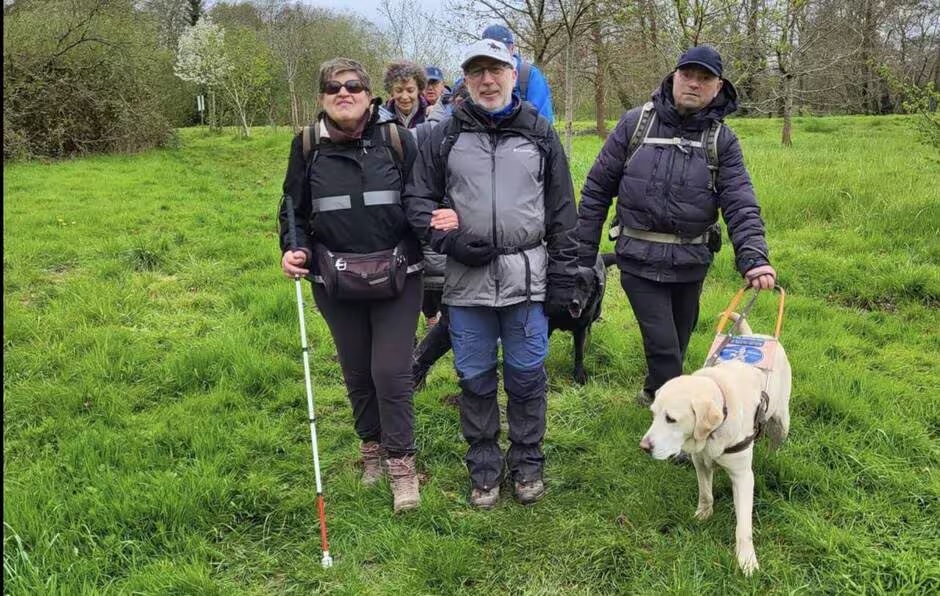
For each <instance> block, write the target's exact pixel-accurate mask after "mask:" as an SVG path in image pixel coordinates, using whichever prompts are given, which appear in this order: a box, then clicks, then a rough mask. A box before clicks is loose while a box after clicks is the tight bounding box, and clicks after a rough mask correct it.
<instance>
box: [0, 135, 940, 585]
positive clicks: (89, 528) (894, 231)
mask: <svg viewBox="0 0 940 596" xmlns="http://www.w3.org/2000/svg"><path fill="white" fill-rule="evenodd" d="M732 126H733V127H734V128H735V129H736V130H737V132H738V134H739V136H740V137H741V141H742V145H743V146H744V150H745V155H746V158H747V162H748V165H749V167H750V171H751V175H752V178H753V180H754V183H755V186H756V187H757V191H758V195H759V197H760V200H761V203H762V205H763V209H764V216H765V220H766V222H767V228H768V234H769V242H770V245H771V250H772V258H773V261H774V264H775V265H776V266H777V268H778V271H779V272H780V282H781V284H782V285H784V286H785V287H786V288H787V290H788V292H789V297H788V301H787V309H786V316H785V321H784V325H783V334H782V339H783V342H784V344H785V345H786V347H787V351H788V353H789V356H790V359H791V362H792V363H793V368H794V381H793V382H794V393H793V398H792V402H791V404H792V413H793V425H792V429H791V434H790V440H789V442H788V443H787V444H786V445H785V446H784V448H783V449H782V450H781V451H779V452H778V453H776V454H771V453H769V452H768V450H767V446H766V445H765V444H763V443H761V444H759V445H758V447H757V450H756V455H755V461H754V468H755V476H756V496H755V514H754V529H755V544H756V548H757V554H758V557H759V559H760V564H761V568H760V570H759V571H758V572H757V573H755V575H754V576H753V577H752V578H744V577H743V576H742V575H741V573H740V572H739V571H738V569H737V565H736V562H735V559H734V512H733V507H732V501H731V489H730V484H729V482H728V480H727V477H726V476H724V474H723V473H719V474H717V475H716V483H715V497H716V502H715V515H714V517H713V518H712V519H711V520H709V521H707V522H704V523H699V522H696V521H695V520H694V519H693V518H692V513H693V511H694V510H695V506H696V498H697V497H696V495H697V493H696V490H697V489H696V480H695V473H694V471H693V470H692V469H691V467H680V466H675V465H672V464H668V463H663V462H655V461H652V460H650V459H649V458H647V457H646V456H645V455H644V454H642V453H641V452H640V451H639V449H638V448H637V443H638V441H639V439H640V437H641V436H642V434H643V432H644V431H645V429H646V427H647V426H648V424H649V420H650V415H649V412H648V411H647V410H644V409H641V408H640V407H638V406H637V405H635V404H634V402H633V395H634V393H635V392H636V390H637V388H638V387H639V385H640V383H641V380H642V376H643V374H644V362H643V356H642V351H641V343H640V337H639V332H638V330H637V328H636V325H635V323H634V320H633V317H632V313H631V311H630V309H629V306H628V304H627V301H626V299H625V297H624V295H623V292H622V290H621V289H620V287H619V284H618V283H616V281H614V282H613V283H611V284H609V286H608V291H607V296H606V303H605V314H604V318H603V320H602V321H600V322H598V323H597V324H596V325H595V327H594V333H593V337H592V338H591V341H590V345H589V349H588V357H587V365H588V368H589V373H590V374H591V380H590V381H589V383H588V384H587V385H586V386H584V387H580V386H577V385H575V384H574V383H573V382H572V381H571V378H570V369H571V348H570V342H571V340H570V335H568V334H560V333H559V334H555V336H554V337H552V340H551V354H550V357H549V361H548V369H549V375H550V383H551V388H550V395H549V422H548V434H547V438H546V441H545V451H546V455H547V461H548V463H547V470H546V475H547V484H548V489H549V492H548V495H547V496H546V498H545V499H544V500H543V501H542V502H540V503H538V504H537V505H535V506H533V507H530V508H523V507H521V506H519V505H518V504H516V503H514V502H512V501H511V500H510V499H504V501H503V502H502V503H501V504H500V506H499V507H498V508H497V509H495V510H493V511H490V512H481V511H476V510H474V509H472V508H471V507H470V506H469V505H468V502H467V497H468V495H467V493H468V483H467V476H466V469H465V468H464V465H463V460H462V458H463V454H464V451H465V444H464V442H463V440H462V438H461V436H460V430H459V424H458V416H457V411H456V409H455V408H453V407H452V406H448V405H445V404H444V403H443V402H444V399H445V397H446V396H447V395H449V394H451V393H453V392H454V391H455V389H456V376H455V374H454V372H453V370H452V366H451V360H450V359H449V358H448V360H447V361H444V362H441V363H440V364H439V365H438V367H437V368H436V369H435V370H434V372H433V373H432V376H431V377H430V379H429V383H428V386H427V388H426V389H425V390H424V391H422V392H420V393H419V394H417V395H416V398H415V409H416V414H417V436H418V443H419V448H420V453H419V468H420V469H421V471H422V472H423V473H424V474H426V482H424V484H423V485H422V505H421V508H420V509H419V510H418V511H417V512H414V513H412V514H409V515H404V516H400V517H394V516H393V515H392V513H391V495H390V491H389V488H388V485H387V484H386V483H384V482H383V483H382V484H380V485H379V486H378V487H376V488H374V489H365V488H363V487H361V486H360V485H359V484H358V470H357V459H358V449H357V440H356V436H355V433H354V432H353V428H352V424H351V419H352V415H351V412H350V409H349V407H348V404H347V402H346V398H345V392H344V388H343V384H342V377H341V374H340V370H339V366H338V365H337V363H336V361H335V359H334V350H333V346H332V343H331V340H330V338H329V333H328V331H327V329H326V326H325V324H324V323H323V321H322V319H321V318H320V317H319V316H318V315H317V313H316V311H315V310H313V309H312V308H310V309H309V310H308V313H307V323H308V331H309V333H310V336H311V345H312V367H313V374H314V386H315V392H316V402H317V407H318V420H319V424H318V428H319V431H320V435H321V437H320V438H321V444H320V447H321V460H322V463H323V471H324V477H325V485H326V495H327V515H328V519H329V528H330V537H331V543H332V544H331V546H332V548H331V551H332V553H333V554H334V556H335V560H336V565H335V567H334V568H333V569H330V570H323V569H321V567H320V564H319V560H320V544H319V535H318V524H317V515H316V510H315V507H314V481H313V466H312V461H311V455H310V444H309V432H308V427H307V423H306V418H307V412H306V405H305V397H304V389H303V369H302V366H301V361H300V347H299V346H300V339H299V334H298V324H297V318H296V316H297V315H296V306H295V302H294V287H293V284H292V283H291V282H289V281H288V280H285V279H284V278H283V276H282V275H281V273H280V270H279V257H280V255H279V251H278V247H277V238H276V218H275V212H276V208H277V204H278V201H279V199H280V185H281V181H282V176H283V173H284V168H285V166H286V163H287V153H288V145H289V140H290V136H289V133H288V132H287V131H285V130H284V129H281V130H280V131H279V132H277V133H273V132H271V131H270V130H269V129H255V131H254V132H253V135H254V136H252V137H251V139H249V140H235V139H234V138H232V137H231V136H229V135H225V136H222V137H207V136H205V134H204V133H203V132H199V131H191V130H185V131H182V132H181V133H180V143H179V147H178V148H174V149H166V150H161V151H152V152H148V153H145V154H142V155H137V156H105V157H92V158H87V159H80V160H75V161H68V162H63V163H55V164H41V163H29V164H14V165H8V166H5V167H4V182H3V201H4V210H3V223H4V235H3V248H4V256H3V272H4V276H3V290H4V291H3V306H4V335H3V341H4V369H3V372H4V376H3V386H4V390H5V391H4V397H3V422H4V447H3V451H4V462H3V472H4V481H3V496H4V508H3V520H4V532H3V546H4V549H3V561H4V575H3V577H4V593H9V594H92V593H94V594H101V593H115V594H232V593H246V594H311V593H320V594H325V593H330V594H334V593H335V594H461V593H467V594H470V593H481V594H488V593H512V594H562V593H564V594H617V593H623V594H628V593H629V594H632V593H662V592H668V593H684V594H699V593H712V594H727V593H760V594H765V593H780V594H783V593H787V594H789V593H811V594H816V593H830V594H835V593H908V594H911V593H923V594H928V593H933V594H936V593H937V592H938V591H940V563H938V561H940V507H938V505H940V481H938V465H940V442H938V441H940V391H938V388H937V387H938V383H940V186H938V182H937V181H938V179H940V156H938V155H937V152H936V150H935V149H929V148H927V147H924V146H922V145H918V144H916V141H915V136H914V135H913V133H911V132H909V130H908V128H907V121H906V120H905V119H903V118H896V117H886V118H864V117H851V118H850V117H838V118H836V117H833V118H818V119H805V120H797V121H796V126H795V131H794V135H795V136H794V138H795V142H794V146H793V147H792V148H789V149H787V148H782V147H781V146H780V145H779V142H778V141H779V128H780V122H779V121H777V120H748V121H742V120H736V121H733V122H732ZM574 143H575V145H574V153H575V154H574V158H573V159H572V169H573V172H574V177H575V184H576V186H578V187H579V186H580V185H581V183H582V181H583V179H584V176H585V174H586V172H587V170H588V169H589V168H590V166H591V164H592V162H593V160H594V157H595V155H596V154H597V152H598V150H599V149H600V141H599V140H598V139H596V138H594V137H578V138H576V139H575V141H574ZM606 246H607V247H609V243H608V244H607V245H606ZM614 279H616V278H614ZM739 283H740V279H739V277H738V276H737V274H736V273H735V271H734V269H733V266H732V254H731V250H730V248H729V247H728V246H727V243H726V247H725V249H724V250H723V252H722V253H721V254H720V255H719V258H718V261H717V263H716V265H715V266H714V267H713V269H712V271H711V273H710V276H709V278H708V281H707V282H706V285H705V291H704V295H703V305H702V313H703V314H702V319H701V321H700V323H699V326H698V328H697V329H696V332H695V335H694V337H693V339H692V343H691V347H690V351H691V354H690V357H689V361H688V362H687V370H692V369H694V368H696V367H698V366H699V365H700V363H701V362H702V360H703V359H704V356H705V351H706V350H707V348H708V345H709V344H710V343H711V340H712V338H713V336H714V322H715V317H716V316H717V313H719V312H720V311H721V309H722V308H724V306H725V305H726V304H727V302H728V300H729V299H730V298H731V296H732V294H733V293H734V291H735V290H736V289H737V287H738V286H739ZM311 302H312V301H311ZM308 306H309V303H308ZM773 310H774V301H773V299H772V298H770V297H769V296H763V297H762V299H761V301H759V302H758V305H757V307H756V308H755V310H754V313H753V314H752V317H751V322H752V326H753V327H754V328H755V330H756V331H758V332H760V331H769V330H770V329H771V328H772V323H773V313H772V311H773ZM422 325H423V323H422ZM420 331H421V330H420V329H419V332H420ZM501 399H504V398H501Z"/></svg>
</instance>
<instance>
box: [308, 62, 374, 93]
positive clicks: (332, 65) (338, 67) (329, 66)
mask: <svg viewBox="0 0 940 596" xmlns="http://www.w3.org/2000/svg"><path fill="white" fill-rule="evenodd" d="M347 70H349V71H352V72H355V73H356V76H358V77H359V81H361V82H362V84H363V85H364V86H365V88H366V91H367V92H369V94H371V93H372V77H370V76H369V73H367V72H366V69H365V68H364V67H363V66H362V64H360V63H359V62H356V61H355V60H352V59H350V58H331V59H329V60H327V61H326V62H324V63H323V64H321V65H320V86H319V91H320V93H323V88H324V86H325V85H326V84H327V83H328V82H330V80H331V79H332V78H333V75H335V74H336V73H338V72H343V71H347Z"/></svg>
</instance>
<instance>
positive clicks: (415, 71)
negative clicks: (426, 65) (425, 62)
mask: <svg viewBox="0 0 940 596" xmlns="http://www.w3.org/2000/svg"><path fill="white" fill-rule="evenodd" d="M408 79H414V80H415V84H416V85H417V86H418V93H422V92H424V90H425V88H426V87H427V86H428V75H426V74H424V69H423V68H421V67H420V66H418V65H417V64H415V63H414V62H407V61H405V60H402V61H400V62H391V63H389V65H388V66H387V67H386V68H385V92H386V93H391V92H392V87H394V86H395V83H404V82H405V81H407V80H408Z"/></svg>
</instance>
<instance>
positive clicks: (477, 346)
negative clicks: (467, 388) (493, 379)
mask: <svg viewBox="0 0 940 596" xmlns="http://www.w3.org/2000/svg"><path fill="white" fill-rule="evenodd" d="M448 308H449V311H450V313H449V314H450V337H451V342H452V343H453V348H454V366H455V367H456V368H457V374H458V375H460V378H461V379H471V378H473V377H476V376H479V375H481V374H483V373H485V372H487V371H489V370H492V369H494V368H496V352H497V348H498V344H497V340H498V339H499V340H502V343H503V362H504V364H505V365H506V366H509V367H512V368H514V369H516V370H527V369H532V368H537V367H540V366H542V365H543V364H544V363H545V357H546V356H547V355H548V317H546V316H545V311H544V310H543V309H542V303H541V302H529V303H526V302H520V303H519V304H513V305H512V306H504V307H502V308H488V307H485V306H450V307H448Z"/></svg>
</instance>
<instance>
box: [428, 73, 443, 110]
mask: <svg viewBox="0 0 940 596" xmlns="http://www.w3.org/2000/svg"><path fill="white" fill-rule="evenodd" d="M424 74H425V76H426V77H427V79H428V86H427V87H425V88H424V99H425V100H426V101H427V102H428V106H433V105H434V104H436V103H437V101H438V100H439V99H440V98H441V96H442V95H443V94H444V91H445V90H446V89H447V85H445V84H444V73H443V72H441V69H440V68H438V67H436V66H428V67H426V68H425V69H424ZM428 110H430V107H429V108H428Z"/></svg>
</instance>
